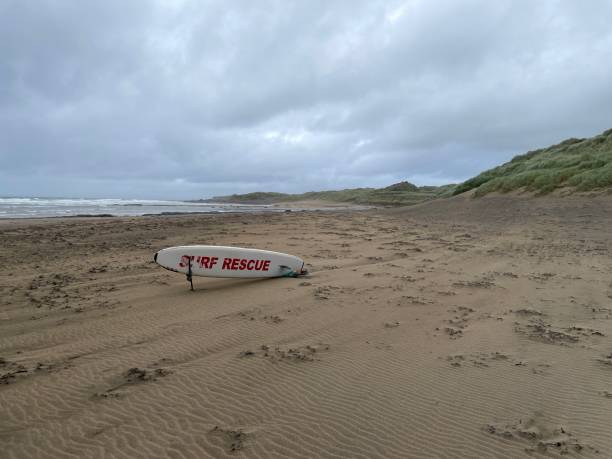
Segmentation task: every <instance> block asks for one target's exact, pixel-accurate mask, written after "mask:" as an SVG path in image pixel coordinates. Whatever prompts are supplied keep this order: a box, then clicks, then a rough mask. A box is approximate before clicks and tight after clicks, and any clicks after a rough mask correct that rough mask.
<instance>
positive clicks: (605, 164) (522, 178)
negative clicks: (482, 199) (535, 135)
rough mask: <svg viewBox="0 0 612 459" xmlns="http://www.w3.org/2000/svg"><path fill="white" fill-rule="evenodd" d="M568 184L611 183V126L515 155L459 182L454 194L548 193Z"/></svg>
mask: <svg viewBox="0 0 612 459" xmlns="http://www.w3.org/2000/svg"><path fill="white" fill-rule="evenodd" d="M565 187H572V188H573V189H575V190H577V191H589V190H596V189H603V188H610V187H612V129H609V130H607V131H605V132H604V133H602V134H600V135H598V136H595V137H592V138H590V139H568V140H565V141H563V142H561V143H560V144H558V145H553V146H551V147H548V148H543V149H540V150H535V151H530V152H529V153H526V154H524V155H519V156H516V157H515V158H513V159H512V160H511V161H510V162H507V163H505V164H502V165H501V166H498V167H495V168H493V169H490V170H488V171H485V172H482V173H481V174H479V175H477V176H476V177H474V178H472V179H470V180H467V181H466V182H464V183H462V184H460V185H458V186H457V187H456V188H455V190H454V191H453V194H460V193H463V192H465V191H469V190H475V192H474V195H475V196H483V195H485V194H487V193H491V192H494V191H497V192H501V193H507V192H509V191H514V190H519V189H521V190H526V191H532V192H535V193H537V194H546V193H550V192H551V191H553V190H556V189H558V188H565Z"/></svg>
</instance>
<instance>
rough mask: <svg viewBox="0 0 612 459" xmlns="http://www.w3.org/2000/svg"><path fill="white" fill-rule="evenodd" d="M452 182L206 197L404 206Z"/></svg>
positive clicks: (439, 192)
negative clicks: (298, 192)
mask: <svg viewBox="0 0 612 459" xmlns="http://www.w3.org/2000/svg"><path fill="white" fill-rule="evenodd" d="M453 186H454V185H445V186H441V187H435V186H423V187H417V186H416V185H413V184H412V183H409V182H400V183H396V184H393V185H391V186H388V187H386V188H352V189H346V190H334V191H309V192H307V193H301V194H285V193H272V192H255V193H247V194H233V195H231V196H216V197H214V198H212V199H210V200H209V201H213V202H229V203H243V204H273V203H276V202H295V201H307V200H322V201H330V202H340V203H350V204H359V205H379V206H408V205H413V204H418V203H420V202H423V201H426V200H430V199H435V198H437V197H440V196H442V195H444V194H445V195H450V194H451V192H452V187H453Z"/></svg>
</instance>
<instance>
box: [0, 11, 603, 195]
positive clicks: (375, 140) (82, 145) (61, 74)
mask: <svg viewBox="0 0 612 459" xmlns="http://www.w3.org/2000/svg"><path fill="white" fill-rule="evenodd" d="M611 18H612V1H606V0H600V1H598V0H589V1H588V2H587V1H585V2H581V1H573V0H572V1H546V0H539V1H531V0H525V1H520V0H508V1H504V0H495V1H489V0H482V1H478V0H463V1H462V0H436V1H431V0H429V1H425V0H423V1H419V0H410V1H391V0H390V1H374V0H367V1H357V0H346V1H330V0H320V1H319V0H303V1H289V0H278V1H267V0H258V1H253V0H244V1H230V2H228V1H223V0H219V1H215V0H211V1H203V0H194V1H178V0H163V1H137V0H103V1H81V0H72V1H68V0H66V1H62V0H54V1H43V0H31V1H30V0H15V1H11V0H0V196H24V195H25V196H74V197H77V196H83V197H135V198H196V197H209V196H212V195H218V194H228V193H234V192H248V191H256V190H261V191H263V190H265V191H285V192H301V191H308V190H322V189H338V188H346V187H357V186H376V187H378V186H386V185H389V184H391V183H394V182H398V181H400V180H409V181H411V182H414V183H416V184H419V185H424V184H443V183H449V182H458V181H461V180H464V179H466V178H469V177H471V176H473V175H475V174H477V173H478V172H480V171H482V170H483V169H486V168H489V167H492V166H494V165H497V164H499V163H501V162H504V161H506V160H508V159H510V158H511V157H512V156H514V155H516V154H519V153H523V152H525V151H527V150H529V149H535V148H538V147H542V146H547V145H550V144H552V143H556V142H558V141H561V140H563V139H565V138H568V137H588V136H592V135H595V134H598V133H600V132H601V131H604V130H606V129H608V128H611V127H612V26H611V25H610V24H611V22H610V21H611Z"/></svg>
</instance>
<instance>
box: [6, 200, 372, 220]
mask: <svg viewBox="0 0 612 459" xmlns="http://www.w3.org/2000/svg"><path fill="white" fill-rule="evenodd" d="M253 207H257V208H254V209H253V210H249V211H242V212H241V211H235V210H227V211H219V210H213V211H195V212H188V211H184V212H182V211H176V212H174V211H171V212H160V213H145V214H141V215H115V214H112V213H102V214H77V215H52V216H27V217H3V216H0V222H2V221H12V220H39V219H62V218H66V219H75V218H76V219H78V218H84V219H89V218H136V217H158V216H159V217H173V216H177V217H178V216H183V215H226V214H232V215H234V214H240V215H242V214H244V215H251V214H261V213H283V212H314V211H322V212H326V211H358V210H369V209H375V208H376V207H375V206H362V205H354V204H347V203H329V202H326V201H300V202H295V203H275V204H269V205H268V204H266V205H265V206H263V205H262V206H253ZM264 207H265V208H264Z"/></svg>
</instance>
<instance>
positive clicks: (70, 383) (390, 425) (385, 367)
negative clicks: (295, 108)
mask: <svg viewBox="0 0 612 459" xmlns="http://www.w3.org/2000/svg"><path fill="white" fill-rule="evenodd" d="M611 228H612V203H611V202H610V199H609V198H607V199H606V198H592V199H571V198H566V199H556V198H550V199H528V198H501V197H496V198H486V199H480V200H468V199H464V198H456V199H452V200H447V201H438V202H433V203H428V204H424V205H420V206H416V207H412V208H408V209H400V210H368V211H363V212H359V211H351V212H336V211H327V212H299V213H298V212H292V213H283V214H268V215H257V216H252V215H225V216H205V215H198V216H176V217H143V218H111V219H52V220H51V219H50V220H37V221H33V220H32V221H23V220H22V221H3V222H0V241H1V242H0V244H1V247H2V251H1V252H0V288H1V295H2V296H1V297H2V300H1V301H2V302H1V305H0V456H2V457H68V456H71V457H78V458H81V457H126V458H127V457H176V458H182V457H184V458H187V457H194V458H201V457H260V458H267V457H301V458H310V457H335V458H340V457H356V458H373V457H397V458H407V457H457V458H473V457H503V458H516V457H529V456H531V457H558V456H561V455H565V456H569V457H599V458H605V457H612V339H611V336H612V320H611V318H612V276H611V274H612V258H611V256H610V254H611V253H612V230H611ZM179 244H223V245H242V246H249V247H251V246H252V247H259V248H265V249H272V250H278V251H285V252H289V253H293V254H296V255H300V256H302V257H303V258H304V259H305V260H307V262H308V263H309V264H310V268H311V270H312V274H311V276H310V277H308V278H301V279H273V280H263V281H237V280H223V279H203V278H196V279H195V285H196V291H195V292H191V291H189V288H188V284H187V283H186V281H185V279H184V277H183V276H181V275H178V274H175V273H171V272H168V271H164V270H163V269H161V268H160V267H158V266H156V265H155V264H153V263H152V255H153V253H154V252H155V251H156V250H158V249H160V248H162V247H166V246H172V245H179Z"/></svg>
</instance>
